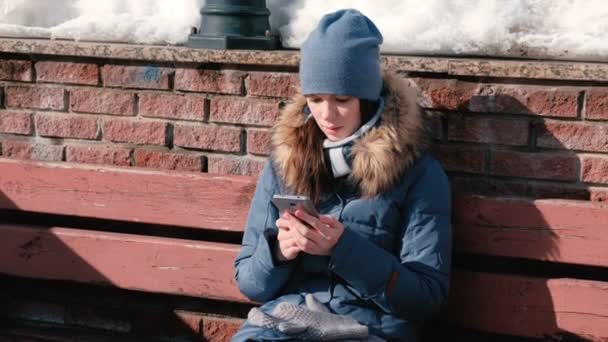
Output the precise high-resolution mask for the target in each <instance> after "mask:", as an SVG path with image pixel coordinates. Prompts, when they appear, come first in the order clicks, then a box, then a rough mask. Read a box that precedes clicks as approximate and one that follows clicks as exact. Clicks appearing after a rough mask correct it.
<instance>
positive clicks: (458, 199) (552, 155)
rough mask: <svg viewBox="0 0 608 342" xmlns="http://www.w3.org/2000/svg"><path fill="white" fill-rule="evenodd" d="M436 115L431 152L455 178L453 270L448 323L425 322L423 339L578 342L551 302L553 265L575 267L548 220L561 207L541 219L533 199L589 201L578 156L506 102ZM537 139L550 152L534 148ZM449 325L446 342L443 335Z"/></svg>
mask: <svg viewBox="0 0 608 342" xmlns="http://www.w3.org/2000/svg"><path fill="white" fill-rule="evenodd" d="M424 101H425V99H423V100H422V102H424ZM433 110H434V111H439V112H442V111H445V112H442V114H440V115H441V116H442V119H441V124H440V125H439V124H435V125H434V127H435V130H436V131H435V132H434V133H435V134H434V136H435V138H436V144H435V145H436V146H435V148H434V150H435V152H436V155H437V157H438V159H440V160H441V161H442V163H443V164H444V166H445V168H446V169H447V170H451V172H449V174H450V178H451V180H452V186H453V190H454V218H453V224H454V227H453V229H454V251H455V256H454V260H455V262H454V272H453V275H454V277H453V282H452V289H451V295H450V302H449V304H448V305H447V307H446V310H445V312H444V316H445V317H446V318H448V319H447V321H449V322H452V323H441V322H431V324H430V329H427V330H428V336H426V338H427V339H428V340H442V339H444V338H445V337H450V338H453V337H454V336H455V335H454V334H461V335H463V336H464V337H467V338H472V339H474V340H475V339H478V340H487V339H492V340H502V339H505V340H509V337H508V335H516V336H527V337H529V338H542V339H549V340H560V341H584V340H585V337H584V336H583V335H579V334H580V333H584V332H581V331H576V332H570V331H566V330H565V329H564V327H562V326H560V324H559V323H558V318H557V317H556V313H555V312H556V311H558V312H560V311H563V310H564V309H563V308H556V306H555V303H554V301H553V298H554V296H555V291H558V290H559V288H557V287H558V286H559V284H557V285H556V284H555V283H550V282H549V281H548V279H549V278H555V277H556V274H555V272H556V270H558V271H557V272H560V270H561V268H560V267H561V266H560V265H556V264H555V263H553V262H565V263H569V262H574V263H575V261H572V260H568V259H567V258H565V257H563V256H562V255H560V247H563V244H564V241H565V240H567V239H568V237H566V236H562V234H564V233H563V232H561V231H560V230H559V229H556V227H552V225H551V224H549V223H548V222H547V220H546V217H545V215H551V210H553V213H555V211H557V210H559V208H557V207H553V208H544V209H545V211H544V212H541V211H539V207H538V206H537V204H536V203H534V202H533V201H532V200H530V199H535V198H553V197H558V198H559V197H562V198H575V199H589V191H588V189H587V188H586V187H584V185H581V184H580V183H579V170H580V169H581V165H580V161H579V158H578V157H577V155H576V154H575V153H573V152H570V151H568V149H567V147H565V146H563V145H561V144H559V140H558V139H556V138H555V137H554V136H552V134H551V132H550V131H549V130H547V129H545V124H544V119H542V118H540V117H531V116H526V115H525V114H530V115H533V114H535V113H534V112H533V110H532V109H531V108H528V107H526V106H525V105H524V104H522V103H521V102H520V101H519V100H518V99H516V98H515V97H512V96H509V95H487V96H486V95H477V96H473V97H472V98H471V99H470V100H469V101H466V102H464V103H463V104H462V105H460V106H458V107H457V108H435V109H433ZM429 113H432V112H429ZM488 113H501V114H496V115H491V114H488ZM502 113H515V114H502ZM435 114H436V113H435ZM522 114H523V115H522ZM431 115H434V114H431ZM437 130H439V131H437ZM539 139H542V142H543V143H544V144H545V145H543V147H544V146H550V148H551V150H549V149H543V148H542V147H539V144H538V141H539ZM480 143H481V144H483V145H480ZM537 179H538V180H547V181H548V182H542V181H541V182H537V181H536V180H537ZM552 180H556V182H554V183H551V182H550V181H552ZM567 182H568V183H569V184H568V183H567ZM473 195H485V196H491V197H484V196H473ZM513 196H516V197H520V196H521V197H527V198H528V199H527V200H526V199H523V198H513ZM507 197H509V198H507ZM558 234H559V235H558ZM570 238H572V237H570ZM548 261H549V262H551V263H547V262H548ZM552 293H553V294H552ZM581 316H582V315H581ZM578 319H579V320H581V321H582V320H583V319H584V318H580V317H579V318H578ZM574 320H576V318H574ZM570 323H572V321H571V322H570ZM445 324H447V325H448V326H449V328H450V330H449V333H447V334H446V331H444V330H442V329H441V328H439V327H440V326H442V325H445ZM570 325H572V324H570ZM574 325H577V324H574ZM578 326H581V325H580V324H578ZM566 328H568V327H566ZM494 334H498V335H494Z"/></svg>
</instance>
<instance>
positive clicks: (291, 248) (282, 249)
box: [276, 217, 300, 261]
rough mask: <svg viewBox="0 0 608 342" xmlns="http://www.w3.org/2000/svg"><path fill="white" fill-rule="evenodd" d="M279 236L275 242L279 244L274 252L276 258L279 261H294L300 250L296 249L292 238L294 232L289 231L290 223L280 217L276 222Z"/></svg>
mask: <svg viewBox="0 0 608 342" xmlns="http://www.w3.org/2000/svg"><path fill="white" fill-rule="evenodd" d="M276 225H277V228H278V230H279V234H278V235H277V240H278V242H279V248H277V250H276V257H277V259H278V260H279V261H289V260H293V259H295V258H296V257H297V256H298V254H300V248H299V247H298V245H297V243H296V240H295V238H294V232H293V231H292V230H291V227H290V223H289V221H288V220H287V219H285V218H283V217H280V218H279V219H278V220H277V221H276Z"/></svg>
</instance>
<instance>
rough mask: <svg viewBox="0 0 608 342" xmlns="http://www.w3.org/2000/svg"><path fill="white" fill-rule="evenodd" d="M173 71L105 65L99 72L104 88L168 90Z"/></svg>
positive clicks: (153, 67) (150, 67) (147, 67)
mask: <svg viewBox="0 0 608 342" xmlns="http://www.w3.org/2000/svg"><path fill="white" fill-rule="evenodd" d="M172 74H173V69H170V68H159V67H155V66H143V67H139V66H123V65H105V66H104V67H103V69H102V71H101V75H102V79H103V85H104V86H106V87H119V88H138V89H169V76H170V75H172Z"/></svg>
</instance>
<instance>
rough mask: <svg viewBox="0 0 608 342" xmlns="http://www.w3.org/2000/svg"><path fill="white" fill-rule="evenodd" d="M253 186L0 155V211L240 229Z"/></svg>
mask: <svg viewBox="0 0 608 342" xmlns="http://www.w3.org/2000/svg"><path fill="white" fill-rule="evenodd" d="M254 190H255V179H253V178H251V177H243V176H214V175H209V174H195V173H183V172H182V173H180V172H166V171H155V170H145V169H135V168H132V169H120V168H111V167H101V166H85V165H76V164H68V163H59V164H50V163H38V162H26V161H22V160H11V159H5V158H0V209H18V210H22V211H32V212H37V213H49V214H59V215H73V216H81V217H92V218H101V219H111V220H120V221H128V222H143V223H152V224H163V225H174V226H181V227H193V228H208V229H217V230H226V231H242V230H243V227H244V225H245V220H246V218H247V212H248V210H249V204H250V202H251V198H252V196H253V192H254Z"/></svg>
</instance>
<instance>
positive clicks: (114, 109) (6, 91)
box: [0, 55, 608, 201]
mask: <svg viewBox="0 0 608 342" xmlns="http://www.w3.org/2000/svg"><path fill="white" fill-rule="evenodd" d="M50 59H51V58H45V57H40V56H38V57H36V58H35V59H30V58H29V57H27V56H26V55H22V56H21V55H17V56H13V57H11V58H10V59H9V58H4V59H0V94H2V101H1V102H0V145H1V155H2V156H3V157H7V158H26V159H34V160H42V161H67V162H78V163H91V164H107V165H117V166H136V167H147V168H162V169H175V170H183V171H193V172H209V173H220V174H244V175H256V174H257V173H258V172H259V171H260V169H261V167H262V165H263V162H264V160H265V158H266V157H267V155H268V153H269V131H270V127H271V126H272V124H273V123H274V122H275V121H276V119H277V116H278V115H279V111H280V108H281V106H282V105H283V104H284V103H285V102H286V101H289V98H290V96H291V95H293V93H294V91H295V89H296V87H297V83H298V80H297V70H296V69H295V68H294V67H293V66H289V65H287V66H276V67H269V66H264V67H260V66H252V65H247V64H234V63H231V64H196V65H195V64H180V63H167V62H162V63H161V62H159V63H149V62H146V63H139V62H136V61H118V60H111V59H110V60H107V59H95V58H78V57H62V58H60V59H61V61H51V60H50ZM54 59H58V58H57V57H54ZM509 72H510V75H509V77H494V78H488V77H478V76H473V75H467V74H466V72H464V73H463V72H461V73H460V76H451V75H450V76H448V74H445V73H439V72H433V71H428V70H421V71H420V72H414V73H413V74H411V75H410V76H409V77H410V78H411V79H412V80H413V81H414V82H416V83H417V84H418V85H419V86H420V88H421V90H422V92H421V97H420V103H421V104H422V105H423V106H424V107H425V108H427V109H428V111H427V112H428V114H429V115H430V116H431V117H432V118H433V125H434V130H435V132H434V134H435V138H436V145H435V154H436V155H437V156H438V157H439V159H440V160H441V161H442V162H443V164H444V166H445V168H446V169H447V170H448V171H449V173H450V176H451V180H452V184H453V187H454V189H456V191H468V192H475V193H481V194H501V195H517V196H530V197H557V198H575V199H591V200H597V201H601V200H605V199H607V198H608V86H606V84H605V82H604V83H602V82H592V81H580V82H577V81H572V80H559V79H557V80H556V79H553V80H543V79H538V78H526V75H525V73H522V74H517V73H516V72H514V71H513V70H510V71H509Z"/></svg>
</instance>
